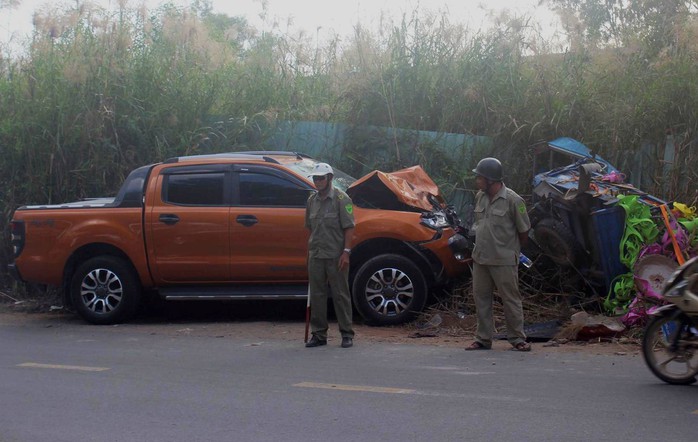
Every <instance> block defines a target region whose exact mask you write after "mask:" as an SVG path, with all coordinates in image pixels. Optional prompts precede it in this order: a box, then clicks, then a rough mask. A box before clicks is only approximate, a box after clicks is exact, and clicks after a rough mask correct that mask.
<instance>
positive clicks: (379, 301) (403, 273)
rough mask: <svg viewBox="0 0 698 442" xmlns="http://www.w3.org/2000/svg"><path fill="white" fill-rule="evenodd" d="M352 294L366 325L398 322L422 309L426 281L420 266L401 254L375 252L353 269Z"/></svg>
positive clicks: (425, 296)
mask: <svg viewBox="0 0 698 442" xmlns="http://www.w3.org/2000/svg"><path fill="white" fill-rule="evenodd" d="M352 297H353V299H354V307H355V308H356V310H357V311H358V312H359V314H360V315H361V316H362V317H363V318H364V320H365V321H366V323H367V324H369V325H395V324H401V323H403V322H408V321H410V320H412V319H414V318H415V317H416V315H417V314H418V313H419V312H421V311H422V309H424V305H425V304H426V301H427V283H426V279H425V278H424V275H423V274H422V272H421V271H420V270H419V268H418V267H417V266H416V265H415V264H414V263H413V262H412V261H410V260H409V259H407V258H405V257H404V256H401V255H395V254H385V255H378V256H376V257H374V258H371V259H369V260H368V261H366V262H365V263H364V264H363V265H362V266H361V267H360V268H359V270H358V271H357V272H356V276H355V277H354V283H353V285H352Z"/></svg>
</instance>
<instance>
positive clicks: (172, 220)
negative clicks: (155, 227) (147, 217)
mask: <svg viewBox="0 0 698 442" xmlns="http://www.w3.org/2000/svg"><path fill="white" fill-rule="evenodd" d="M159 219H160V222H163V223H165V224H167V225H169V226H171V225H174V224H177V223H178V222H179V217H178V216H177V215H175V214H174V213H163V214H162V215H160V218H159Z"/></svg>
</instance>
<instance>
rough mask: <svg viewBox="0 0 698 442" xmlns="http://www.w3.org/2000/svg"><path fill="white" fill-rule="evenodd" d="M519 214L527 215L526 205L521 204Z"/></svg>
mask: <svg viewBox="0 0 698 442" xmlns="http://www.w3.org/2000/svg"><path fill="white" fill-rule="evenodd" d="M518 209H519V213H526V204H519V207H518Z"/></svg>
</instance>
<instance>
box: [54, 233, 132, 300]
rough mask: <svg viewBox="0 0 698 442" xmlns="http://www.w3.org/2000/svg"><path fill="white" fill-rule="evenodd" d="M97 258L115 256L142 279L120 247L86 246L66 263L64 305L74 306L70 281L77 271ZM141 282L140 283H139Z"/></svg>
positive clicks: (107, 245)
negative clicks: (87, 262) (84, 263)
mask: <svg viewBox="0 0 698 442" xmlns="http://www.w3.org/2000/svg"><path fill="white" fill-rule="evenodd" d="M97 256H113V257H115V258H119V259H121V260H123V261H124V262H125V263H126V264H127V265H128V266H130V267H131V270H133V273H134V275H137V276H138V277H139V279H140V273H139V272H138V269H136V267H135V266H134V265H133V262H132V261H131V258H129V256H128V255H127V254H126V253H125V252H124V251H123V250H121V249H119V248H118V247H115V246H113V245H112V244H106V243H92V244H85V245H84V246H82V247H80V248H78V249H76V250H75V251H74V252H73V253H72V254H71V255H70V257H69V258H68V260H67V261H66V264H65V267H64V268H63V287H62V288H63V303H64V305H68V306H70V305H72V301H71V299H70V281H71V279H72V277H73V273H75V270H76V269H77V268H78V267H79V266H80V264H82V263H83V262H85V261H87V260H88V259H90V258H95V257H97ZM139 282H140V281H139Z"/></svg>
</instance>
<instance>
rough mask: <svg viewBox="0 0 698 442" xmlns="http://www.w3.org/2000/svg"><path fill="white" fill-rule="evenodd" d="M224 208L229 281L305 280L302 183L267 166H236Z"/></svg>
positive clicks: (306, 193)
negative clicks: (226, 212)
mask: <svg viewBox="0 0 698 442" xmlns="http://www.w3.org/2000/svg"><path fill="white" fill-rule="evenodd" d="M236 172H237V173H234V174H233V186H234V189H235V190H237V195H235V193H236V192H235V190H234V192H233V193H234V195H233V201H234V202H233V206H232V207H231V210H230V255H231V277H232V279H233V280H234V281H241V282H242V281H246V282H262V281H264V282H298V281H306V280H307V262H306V260H307V250H308V235H309V232H308V231H307V229H305V226H304V222H305V204H306V201H307V200H308V196H309V195H310V192H312V189H311V188H310V187H309V185H308V184H307V183H303V182H302V181H301V180H299V179H297V178H296V177H293V176H292V175H290V174H288V173H286V172H284V171H281V170H279V169H276V168H272V167H265V166H238V167H237V169H236Z"/></svg>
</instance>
